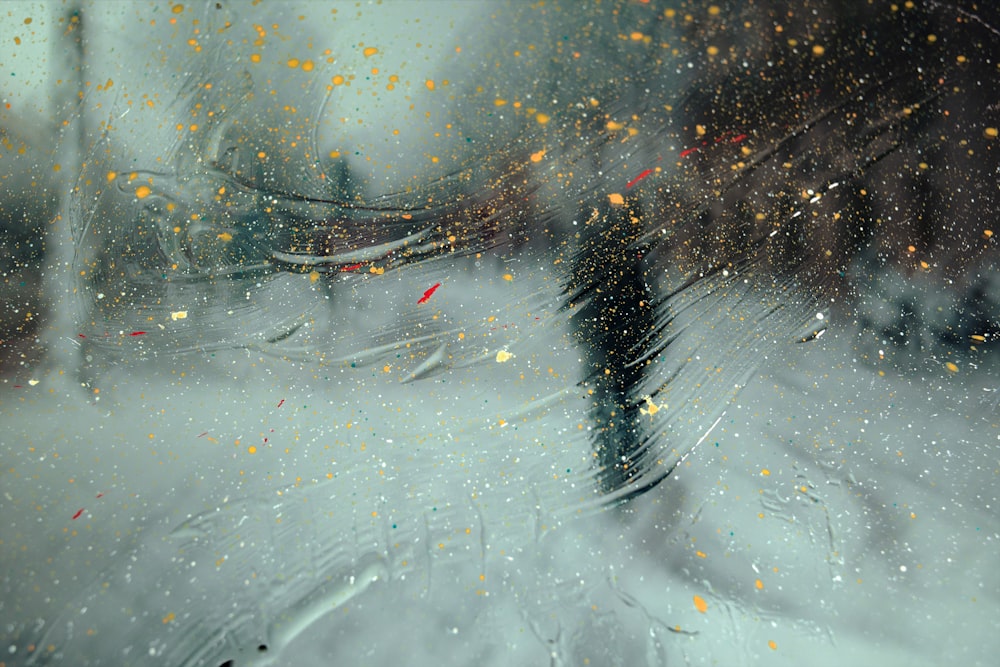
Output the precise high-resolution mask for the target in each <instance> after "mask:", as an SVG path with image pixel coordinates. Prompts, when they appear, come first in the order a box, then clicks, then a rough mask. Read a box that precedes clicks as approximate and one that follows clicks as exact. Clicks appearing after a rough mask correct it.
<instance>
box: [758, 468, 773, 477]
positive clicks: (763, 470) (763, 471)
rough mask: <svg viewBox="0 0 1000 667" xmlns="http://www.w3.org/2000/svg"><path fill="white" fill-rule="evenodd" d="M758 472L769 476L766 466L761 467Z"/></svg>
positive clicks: (769, 472)
mask: <svg viewBox="0 0 1000 667" xmlns="http://www.w3.org/2000/svg"><path fill="white" fill-rule="evenodd" d="M760 474H761V475H763V476H764V477H769V476H770V475H771V471H770V470H768V469H767V468H761V469H760Z"/></svg>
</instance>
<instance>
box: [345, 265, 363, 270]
mask: <svg viewBox="0 0 1000 667" xmlns="http://www.w3.org/2000/svg"><path fill="white" fill-rule="evenodd" d="M360 268H361V265H360V264H351V265H350V266H345V267H342V268H341V269H340V270H341V271H354V270H355V269H360Z"/></svg>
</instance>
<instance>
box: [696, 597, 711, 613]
mask: <svg viewBox="0 0 1000 667" xmlns="http://www.w3.org/2000/svg"><path fill="white" fill-rule="evenodd" d="M694 608H695V609H697V610H698V611H700V612H701V613H703V614H704V613H705V612H706V611H708V603H707V602H705V598H703V597H701V596H700V595H695V596H694Z"/></svg>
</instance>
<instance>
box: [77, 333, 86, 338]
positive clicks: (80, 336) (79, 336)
mask: <svg viewBox="0 0 1000 667" xmlns="http://www.w3.org/2000/svg"><path fill="white" fill-rule="evenodd" d="M76 337H77V338H86V336H84V335H83V334H77V335H76Z"/></svg>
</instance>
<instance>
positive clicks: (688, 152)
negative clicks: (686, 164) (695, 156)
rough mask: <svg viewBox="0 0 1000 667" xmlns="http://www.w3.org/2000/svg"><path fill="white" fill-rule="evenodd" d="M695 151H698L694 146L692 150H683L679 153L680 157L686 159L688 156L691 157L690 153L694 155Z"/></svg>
mask: <svg viewBox="0 0 1000 667" xmlns="http://www.w3.org/2000/svg"><path fill="white" fill-rule="evenodd" d="M697 151H698V147H697V146H695V147H694V148H685V149H684V150H682V151H681V157H687V156H688V155H691V153H696V152H697Z"/></svg>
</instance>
